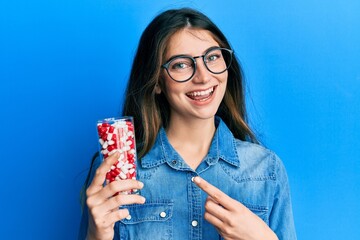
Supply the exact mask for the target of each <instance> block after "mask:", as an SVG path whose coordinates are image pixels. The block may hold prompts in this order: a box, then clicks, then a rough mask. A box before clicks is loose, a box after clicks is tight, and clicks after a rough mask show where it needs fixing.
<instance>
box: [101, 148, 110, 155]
mask: <svg viewBox="0 0 360 240" xmlns="http://www.w3.org/2000/svg"><path fill="white" fill-rule="evenodd" d="M101 153H102V154H104V155H105V154H108V153H109V151H108V150H107V149H105V150H102V151H101Z"/></svg>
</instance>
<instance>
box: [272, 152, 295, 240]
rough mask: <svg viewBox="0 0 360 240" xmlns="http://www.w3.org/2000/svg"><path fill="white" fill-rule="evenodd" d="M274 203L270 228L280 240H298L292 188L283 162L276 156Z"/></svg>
mask: <svg viewBox="0 0 360 240" xmlns="http://www.w3.org/2000/svg"><path fill="white" fill-rule="evenodd" d="M274 157H275V173H276V181H275V184H276V185H275V191H274V202H273V206H272V209H271V212H270V216H269V225H270V228H271V229H272V230H273V231H274V232H275V233H276V235H277V236H278V238H279V239H280V240H296V231H295V225H294V218H293V211H292V205H291V197H290V187H289V181H288V177H287V173H286V170H285V167H284V165H283V163H282V161H281V160H280V159H279V158H278V157H277V156H276V155H275V156H274Z"/></svg>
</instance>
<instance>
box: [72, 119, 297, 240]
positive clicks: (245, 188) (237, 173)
mask: <svg viewBox="0 0 360 240" xmlns="http://www.w3.org/2000/svg"><path fill="white" fill-rule="evenodd" d="M216 125H217V130H216V133H215V135H214V138H213V140H212V143H211V147H210V150H209V153H208V154H207V156H206V157H205V158H204V160H203V161H202V163H201V164H200V165H199V166H198V168H197V169H196V170H195V171H194V170H193V169H191V168H190V167H189V166H188V165H187V164H186V163H185V162H184V160H183V159H182V158H181V156H180V155H179V154H178V153H177V152H176V151H175V150H174V148H173V147H172V146H171V145H170V143H169V141H168V139H167V136H166V132H165V130H164V129H161V130H160V132H159V134H158V136H157V139H156V142H155V144H154V146H153V148H152V149H151V150H150V151H149V153H148V154H146V155H145V156H144V157H143V158H142V159H141V163H139V164H138V167H137V177H138V179H139V180H140V181H142V182H143V183H144V188H143V189H142V190H141V191H140V194H141V195H142V196H144V197H145V198H146V202H145V204H143V205H136V204H134V205H128V206H125V207H126V208H128V209H129V212H130V216H131V218H128V219H123V220H121V221H119V222H117V223H116V224H115V228H114V229H115V237H114V239H121V240H128V239H132V240H150V239H151V240H152V239H154V240H157V239H161V240H170V239H174V240H184V239H191V240H195V239H204V240H215V239H216V240H218V239H222V238H221V237H220V236H219V234H218V233H217V231H216V229H215V228H214V227H213V226H212V225H211V224H210V223H209V222H207V221H206V220H204V216H203V215H204V203H205V200H206V197H207V195H206V193H204V192H203V191H202V190H200V189H199V188H198V187H197V186H196V185H195V184H194V183H193V182H192V181H191V178H192V177H194V176H201V177H202V178H204V179H205V180H206V181H208V182H209V183H211V184H213V185H214V186H216V187H217V188H219V189H220V190H222V191H223V192H225V193H226V194H228V195H229V196H230V197H232V198H234V199H236V200H238V201H239V202H241V203H242V204H244V205H245V206H246V207H248V208H249V209H250V210H251V211H252V212H253V213H255V214H256V215H257V216H259V217H260V218H261V219H262V220H263V221H264V222H265V223H266V224H268V225H269V226H270V228H271V229H272V230H273V231H274V232H275V233H276V235H277V236H278V238H279V239H281V240H282V239H284V240H294V239H296V233H295V227H294V221H293V215H292V207H291V200H290V191H289V184H288V179H287V175H286V171H285V168H284V166H283V164H282V162H281V160H280V159H279V158H278V157H277V156H276V155H275V154H274V153H273V152H271V151H269V150H267V149H265V148H263V147H261V146H259V145H257V144H253V143H249V142H243V141H240V140H238V139H235V138H234V137H233V135H232V133H231V132H230V130H229V129H228V128H227V126H226V125H225V123H224V122H223V121H222V120H221V119H219V118H216ZM99 162H100V160H98V163H97V164H100V163H99ZM86 228H87V210H86V209H85V211H84V214H83V218H82V223H81V229H80V230H81V231H80V235H79V239H84V238H85V237H84V236H85V234H86Z"/></svg>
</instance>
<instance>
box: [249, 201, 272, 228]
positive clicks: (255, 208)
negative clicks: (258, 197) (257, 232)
mask: <svg viewBox="0 0 360 240" xmlns="http://www.w3.org/2000/svg"><path fill="white" fill-rule="evenodd" d="M243 204H244V206H245V207H247V208H248V209H250V211H252V212H253V213H254V214H256V215H257V216H258V217H259V218H261V219H262V220H263V221H264V222H265V223H266V224H267V225H269V214H268V212H269V208H268V207H264V206H259V205H253V204H248V203H243Z"/></svg>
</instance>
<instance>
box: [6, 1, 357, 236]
mask: <svg viewBox="0 0 360 240" xmlns="http://www.w3.org/2000/svg"><path fill="white" fill-rule="evenodd" d="M184 6H190V7H195V8H197V9H201V10H202V11H203V12H204V13H206V14H207V15H208V16H209V17H210V18H211V19H212V20H213V21H214V22H215V23H217V25H218V26H219V27H220V28H221V29H222V30H223V31H224V33H225V35H227V37H228V39H229V40H230V42H231V44H232V46H233V48H234V49H235V51H236V54H237V56H238V57H239V59H240V61H241V62H242V64H243V67H244V70H245V74H246V80H247V92H248V99H249V102H248V105H249V110H250V117H251V124H252V126H253V127H254V128H255V129H256V132H257V133H258V135H259V137H260V139H261V141H262V142H263V143H264V145H266V146H267V147H269V148H271V149H273V150H274V151H275V152H277V153H278V155H279V156H280V157H281V158H282V160H283V161H284V163H285V166H286V168H287V171H288V175H289V180H290V184H291V191H292V199H293V207H294V215H295V223H296V227H297V233H298V238H299V239H328V240H329V239H359V238H358V237H359V236H360V227H359V226H360V220H359V215H360V204H359V202H360V190H359V183H360V174H359V172H360V143H359V137H360V124H359V121H358V119H359V117H360V44H359V43H360V14H359V12H360V1H358V0H344V1H331V0H330V1H325V0H323V1H310V0H304V1H285V0H277V1H273V0H270V1H259V0H256V1H244V0H239V1H235V0H234V1H226V0H223V1H203V0H196V1H195V0H194V1H147V0H137V1H124V0H86V1H85V0H61V1H60V0H58V1H57V0H53V1H48V0H33V1H21V0H12V1H5V0H4V1H1V2H0V109H1V118H0V126H1V140H0V141H1V143H0V146H1V153H2V154H1V174H0V181H1V185H2V187H1V190H0V193H1V197H0V201H1V204H0V207H1V211H0V212H1V215H0V229H1V231H0V234H1V239H25V238H29V239H75V237H76V234H77V229H78V225H79V219H80V206H79V191H80V188H81V185H82V183H83V181H84V179H85V177H86V173H87V170H88V167H89V161H90V158H91V156H92V154H93V153H94V152H95V151H96V150H97V141H96V130H95V122H96V120H98V119H100V118H104V117H110V116H115V115H119V113H120V107H121V102H122V100H123V95H122V93H123V90H124V87H125V84H126V81H127V77H128V74H129V70H130V66H131V59H132V57H133V55H134V52H135V50H136V46H137V43H138V40H139V37H140V34H141V32H142V30H143V29H144V28H145V26H146V25H147V24H148V23H149V21H150V20H151V19H152V18H153V17H154V16H155V15H156V14H158V13H159V12H160V11H162V10H165V9H168V8H172V7H184ZM30 236H31V237H30Z"/></svg>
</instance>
